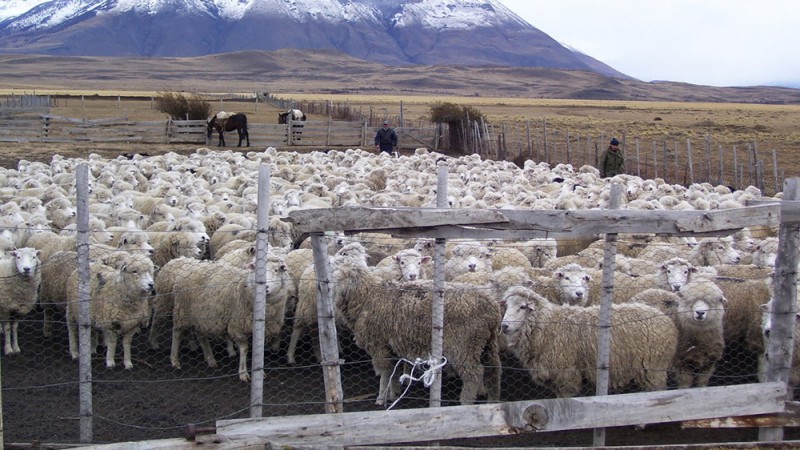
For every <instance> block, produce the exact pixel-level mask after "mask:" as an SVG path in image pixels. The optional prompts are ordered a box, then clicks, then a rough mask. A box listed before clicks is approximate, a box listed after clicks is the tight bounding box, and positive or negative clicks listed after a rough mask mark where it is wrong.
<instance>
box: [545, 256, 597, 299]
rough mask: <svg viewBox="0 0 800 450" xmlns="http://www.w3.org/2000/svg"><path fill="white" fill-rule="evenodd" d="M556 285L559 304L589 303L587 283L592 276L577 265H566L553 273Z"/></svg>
mask: <svg viewBox="0 0 800 450" xmlns="http://www.w3.org/2000/svg"><path fill="white" fill-rule="evenodd" d="M553 278H555V280H556V282H557V283H558V288H559V292H560V297H561V302H562V303H563V304H565V305H586V303H587V302H588V301H589V298H588V297H589V282H590V281H591V280H592V276H591V275H589V274H588V273H587V272H586V270H585V269H584V268H583V267H581V266H579V265H577V264H567V265H566V266H564V267H561V268H559V269H556V271H555V272H553Z"/></svg>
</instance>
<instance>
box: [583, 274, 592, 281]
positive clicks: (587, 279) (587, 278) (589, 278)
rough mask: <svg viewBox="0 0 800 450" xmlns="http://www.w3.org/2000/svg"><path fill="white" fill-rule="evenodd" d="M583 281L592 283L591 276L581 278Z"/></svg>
mask: <svg viewBox="0 0 800 450" xmlns="http://www.w3.org/2000/svg"><path fill="white" fill-rule="evenodd" d="M583 279H584V280H586V281H592V276H591V275H589V274H586V276H585V277H583Z"/></svg>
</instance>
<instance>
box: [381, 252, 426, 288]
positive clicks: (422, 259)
mask: <svg viewBox="0 0 800 450" xmlns="http://www.w3.org/2000/svg"><path fill="white" fill-rule="evenodd" d="M431 261H433V258H431V257H430V256H427V255H426V256H423V255H421V254H420V253H419V252H418V251H417V250H414V249H413V248H407V249H403V250H400V251H399V252H397V253H395V254H394V255H391V256H387V257H386V258H383V259H382V260H381V261H380V262H378V264H377V265H376V266H375V274H376V275H378V276H379V277H381V278H382V279H384V280H386V281H414V280H418V279H423V278H429V276H428V275H427V273H426V271H425V269H426V266H429V265H430V264H431Z"/></svg>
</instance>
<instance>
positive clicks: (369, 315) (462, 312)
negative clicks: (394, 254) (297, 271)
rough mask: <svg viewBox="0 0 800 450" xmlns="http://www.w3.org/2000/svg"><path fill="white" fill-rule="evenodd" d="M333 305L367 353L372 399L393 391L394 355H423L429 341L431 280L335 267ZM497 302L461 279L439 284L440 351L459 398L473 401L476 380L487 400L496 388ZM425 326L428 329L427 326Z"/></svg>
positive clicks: (496, 392) (380, 401) (380, 402)
mask: <svg viewBox="0 0 800 450" xmlns="http://www.w3.org/2000/svg"><path fill="white" fill-rule="evenodd" d="M338 271H339V272H340V275H339V276H338V279H337V287H336V289H337V291H338V299H339V300H338V301H339V303H338V305H337V309H338V310H339V311H341V315H342V316H343V319H344V321H345V322H346V324H347V327H348V328H349V329H350V330H351V331H352V333H353V336H354V338H355V342H356V344H357V345H358V346H359V347H361V348H363V349H364V350H366V352H367V353H368V354H369V355H370V357H371V358H372V365H373V368H374V369H375V373H376V375H378V376H379V377H380V383H379V384H380V388H379V391H378V397H377V400H376V404H378V405H383V404H385V402H386V400H387V399H390V398H393V397H394V394H395V393H396V391H395V389H396V386H395V383H394V382H393V381H392V380H390V376H391V372H392V369H393V367H394V364H395V358H398V357H400V358H405V359H408V360H411V361H414V360H415V359H417V358H426V357H427V356H428V355H429V354H430V346H431V342H430V341H431V333H430V326H431V315H432V311H431V307H430V302H429V301H424V300H423V299H430V298H432V296H433V291H432V289H433V285H432V284H431V283H430V282H428V281H422V282H413V283H389V284H387V283H385V282H383V281H382V280H381V279H380V278H378V277H376V276H375V275H374V274H373V273H372V271H371V270H370V269H369V268H367V267H363V265H360V264H359V263H351V262H349V261H348V260H347V259H344V260H343V261H342V263H341V264H340V265H339V267H338ZM501 317H502V316H501V313H500V307H499V305H498V304H497V302H496V301H495V299H494V298H492V297H491V295H489V294H488V293H487V292H486V291H483V290H480V289H475V287H474V286H471V285H465V284H460V283H448V284H447V285H446V286H445V289H444V323H445V324H447V327H448V328H447V332H446V333H445V334H444V342H443V355H444V357H445V358H446V360H447V367H450V368H452V369H453V370H454V371H455V373H456V374H457V375H458V376H459V378H460V379H461V381H462V388H461V393H460V401H461V404H462V405H469V404H472V403H473V402H474V401H475V399H476V397H477V395H478V393H479V391H480V389H481V386H484V388H485V390H486V395H487V399H488V401H498V399H499V394H500V354H499V339H498V333H499V323H500V319H501ZM426 330H427V331H426Z"/></svg>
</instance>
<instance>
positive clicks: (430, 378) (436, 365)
mask: <svg viewBox="0 0 800 450" xmlns="http://www.w3.org/2000/svg"><path fill="white" fill-rule="evenodd" d="M403 363H408V364H411V372H410V373H408V374H403V375H400V379H399V381H400V384H403V383H406V382H407V383H408V384H407V385H406V388H405V390H403V393H402V394H400V396H398V397H397V400H395V401H394V402H392V404H391V405H389V407H388V408H386V409H387V411H388V410H390V409H392V408H394V406H395V405H396V404H397V403H398V402H399V401H400V400H402V399H403V397H405V395H406V394H407V393H408V390H409V389H410V388H411V383H412V382H414V381H422V383H423V384H424V385H425V387H426V388H428V387H431V385H432V384H433V382H434V381H435V380H436V374H437V373H441V370H440V369H442V368H443V367H444V366H445V364H447V358H445V357H444V356H442V360H441V362H438V361H436V360H435V359H433V357H431V356H428V359H427V360H423V359H420V358H417V359H415V360H414V361H410V360H408V359H405V358H400V360H399V361H397V364H395V365H394V369H393V370H392V374H391V375H390V376H389V385H388V386H386V389H391V385H392V378H394V374H395V373H397V368H398V366H400V364H403ZM422 366H427V367H428V369H426V370H424V371H423V372H422V375H421V376H419V377H415V376H414V370H416V369H417V367H422Z"/></svg>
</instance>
